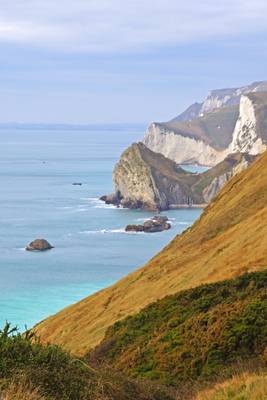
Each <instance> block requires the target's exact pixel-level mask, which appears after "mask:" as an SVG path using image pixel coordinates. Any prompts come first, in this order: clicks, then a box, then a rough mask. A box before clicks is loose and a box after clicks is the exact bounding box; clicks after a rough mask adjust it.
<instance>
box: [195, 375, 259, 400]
mask: <svg viewBox="0 0 267 400" xmlns="http://www.w3.org/2000/svg"><path fill="white" fill-rule="evenodd" d="M266 399H267V375H266V374H262V375H256V374H243V375H241V376H235V377H234V378H232V379H230V380H228V381H226V382H224V383H221V384H218V385H216V386H215V387H214V388H213V389H212V390H205V391H202V392H201V393H199V394H198V396H197V397H196V400H266Z"/></svg>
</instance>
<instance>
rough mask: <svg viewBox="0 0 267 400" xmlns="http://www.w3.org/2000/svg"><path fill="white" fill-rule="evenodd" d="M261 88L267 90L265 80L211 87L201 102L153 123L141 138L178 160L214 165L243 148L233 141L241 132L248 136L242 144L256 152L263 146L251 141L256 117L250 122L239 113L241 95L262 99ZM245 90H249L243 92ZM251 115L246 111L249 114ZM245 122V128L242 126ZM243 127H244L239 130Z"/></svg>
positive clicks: (150, 145)
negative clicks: (217, 88)
mask: <svg viewBox="0 0 267 400" xmlns="http://www.w3.org/2000/svg"><path fill="white" fill-rule="evenodd" d="M264 91H265V92H266V91H267V82H256V83H254V84H252V85H249V86H245V87H242V88H237V89H222V90H214V91H212V92H211V93H210V94H209V96H208V97H207V98H206V100H205V101H204V102H203V103H195V104H193V105H192V106H190V107H189V108H188V109H187V110H186V111H185V112H184V113H182V114H181V115H180V116H178V117H176V118H174V119H172V120H171V121H169V122H163V123H155V122H154V123H152V124H151V125H150V126H149V128H148V129H147V131H146V134H145V137H144V140H143V142H144V144H145V145H146V146H147V147H148V148H150V149H151V150H153V151H156V152H160V153H161V154H163V155H165V156H166V157H169V158H171V159H172V160H173V161H175V162H177V163H179V164H190V163H196V164H200V165H206V166H215V165H216V164H217V163H218V162H220V161H222V160H223V159H224V158H225V157H226V156H227V154H230V153H231V152H239V151H242V149H241V148H240V146H238V145H236V144H237V143H236V142H237V140H236V139H237V138H240V137H241V136H242V135H243V137H246V138H247V142H248V143H247V144H246V145H245V147H247V148H248V147H250V146H251V147H252V149H251V151H250V154H259V152H261V151H262V149H263V147H262V143H261V142H260V141H258V142H256V141H254V138H253V132H252V133H251V134H250V131H251V126H252V131H253V129H254V128H253V126H254V123H255V121H254V122H252V123H251V124H250V123H248V121H247V120H246V121H245V119H246V118H245V119H244V118H243V117H241V114H242V113H243V111H242V110H243V109H244V104H243V103H244V100H243V99H244V98H247V96H252V97H254V102H255V104H257V102H258V101H260V102H261V100H259V98H260V97H261V96H262V95H263V96H264V95H265V93H264ZM248 93H250V94H249V95H246V94H248ZM245 95H246V96H245ZM240 98H241V99H242V100H241V104H240V112H239V103H240ZM251 116H252V114H251V113H249V115H248V117H249V118H250V117H251ZM256 118H257V116H256ZM244 122H245V123H244ZM244 126H246V127H247V128H243V127H244ZM242 129H244V131H243V133H242V134H240V130H242ZM238 132H239V133H238ZM233 136H235V145H234V146H232V141H233ZM242 141H243V142H244V140H242ZM251 142H253V145H252V144H251ZM242 152H245V151H242Z"/></svg>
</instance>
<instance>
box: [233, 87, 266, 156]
mask: <svg viewBox="0 0 267 400" xmlns="http://www.w3.org/2000/svg"><path fill="white" fill-rule="evenodd" d="M266 129H267V93H258V94H250V95H247V96H242V97H241V101H240V112H239V118H238V120H237V123H236V126H235V130H234V133H233V141H232V143H231V145H230V151H231V152H240V153H248V154H252V155H256V154H260V153H262V152H263V151H264V150H266V139H267V131H266Z"/></svg>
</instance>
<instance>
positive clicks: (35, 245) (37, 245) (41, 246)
mask: <svg viewBox="0 0 267 400" xmlns="http://www.w3.org/2000/svg"><path fill="white" fill-rule="evenodd" d="M53 248H54V247H53V246H52V245H51V244H50V243H49V242H48V241H47V240H45V239H35V240H33V241H32V242H31V243H30V244H28V246H26V248H25V250H27V251H46V250H51V249H53Z"/></svg>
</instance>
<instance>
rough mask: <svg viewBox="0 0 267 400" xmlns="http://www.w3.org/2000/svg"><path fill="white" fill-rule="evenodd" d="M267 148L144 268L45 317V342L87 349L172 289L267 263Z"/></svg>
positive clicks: (41, 328) (39, 329)
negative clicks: (109, 330) (266, 150)
mask: <svg viewBox="0 0 267 400" xmlns="http://www.w3.org/2000/svg"><path fill="white" fill-rule="evenodd" d="M266 171H267V153H266V154H264V155H263V156H261V157H260V158H259V159H258V160H257V161H256V162H255V163H254V164H253V165H252V166H251V167H249V168H248V169H247V170H246V171H244V172H242V173H240V174H239V175H237V176H235V177H234V178H233V179H231V181H230V182H229V183H228V184H227V185H226V186H225V187H224V188H223V190H222V191H221V192H220V194H219V196H217V198H216V199H215V200H214V201H213V202H212V203H211V204H210V205H209V206H208V207H207V208H206V209H205V211H204V213H203V215H202V217H201V218H200V219H199V220H198V221H197V222H196V223H195V224H194V226H193V227H192V228H190V229H188V230H187V231H186V232H185V233H184V234H182V235H180V236H177V237H176V238H175V239H174V240H173V241H172V242H171V243H170V244H169V245H168V246H167V247H166V248H165V249H163V251H161V252H160V253H159V254H158V255H157V256H156V257H154V258H153V259H152V260H151V261H150V262H149V263H148V264H147V265H145V266H144V267H143V268H141V269H139V270H137V271H135V272H133V273H131V274H129V275H128V276H127V277H126V278H124V279H122V280H120V281H119V282H118V283H116V284H115V285H113V286H111V287H110V288H107V289H105V290H102V291H100V292H98V293H96V294H94V295H93V296H89V297H88V298H86V299H84V300H83V301H81V302H79V303H77V304H75V305H72V306H70V307H68V308H66V309H64V310H63V311H61V312H60V313H58V314H56V315H55V316H52V317H50V318H48V319H47V320H45V321H43V322H42V323H40V324H39V325H38V326H37V327H36V332H37V334H38V335H40V336H41V339H42V340H43V341H44V342H54V343H58V344H60V345H63V346H64V347H65V348H67V349H69V350H71V351H72V352H74V353H76V354H84V353H86V352H87V351H88V350H89V349H90V348H92V347H94V346H95V345H97V344H98V343H99V342H100V341H101V340H102V339H103V337H104V335H105V332H106V330H107V328H108V327H109V326H110V325H112V324H113V323H114V322H116V321H117V320H119V319H122V318H123V317H126V316H127V315H129V314H134V313H136V312H138V311H139V310H140V309H141V308H143V307H145V306H146V305H147V304H149V303H151V302H153V301H155V300H157V299H159V298H162V297H164V296H166V295H168V294H174V293H176V292H178V291H180V290H183V289H189V288H191V287H196V286H198V285H200V284H202V283H211V282H216V281H218V280H224V279H230V278H234V277H236V276H238V275H241V274H243V273H245V272H248V271H255V270H263V269H265V268H266V267H267V224H266V221H267V173H266Z"/></svg>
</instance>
